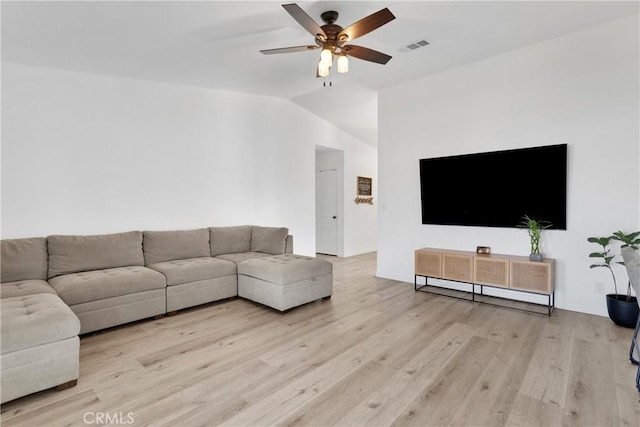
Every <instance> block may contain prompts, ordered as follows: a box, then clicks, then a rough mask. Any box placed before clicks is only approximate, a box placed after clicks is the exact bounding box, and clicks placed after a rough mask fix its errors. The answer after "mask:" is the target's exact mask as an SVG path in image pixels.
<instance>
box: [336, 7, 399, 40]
mask: <svg viewBox="0 0 640 427" xmlns="http://www.w3.org/2000/svg"><path fill="white" fill-rule="evenodd" d="M394 19H396V17H395V15H394V14H393V13H391V11H390V10H389V9H388V8H386V7H385V8H384V9H381V10H379V11H377V12H375V13H372V14H371V15H369V16H365V17H364V18H362V19H361V20H359V21H358V22H355V23H353V24H351V25H349V26H348V27H347V28H345V29H344V30H342V31H340V33H338V40H344V41H352V40H355V39H357V38H358V37H361V36H364V35H365V34H368V33H370V32H371V31H373V30H375V29H377V28H380V27H382V26H383V25H384V24H386V23H388V22H391V21H393V20H394ZM344 36H346V37H347V38H344Z"/></svg>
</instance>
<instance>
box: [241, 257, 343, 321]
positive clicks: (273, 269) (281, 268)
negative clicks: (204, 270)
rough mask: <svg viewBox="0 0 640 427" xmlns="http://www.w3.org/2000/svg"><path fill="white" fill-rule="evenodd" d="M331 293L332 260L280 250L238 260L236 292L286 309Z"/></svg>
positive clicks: (268, 304)
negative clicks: (283, 252) (281, 253)
mask: <svg viewBox="0 0 640 427" xmlns="http://www.w3.org/2000/svg"><path fill="white" fill-rule="evenodd" d="M332 293H333V264H331V263H330V262H329V261H327V260H323V259H319V258H312V257H307V256H302V255H294V254H283V255H275V256H270V257H266V258H256V259H250V260H247V261H243V262H241V263H240V264H238V296H240V297H242V298H246V299H249V300H251V301H255V302H258V303H260V304H264V305H267V306H269V307H272V308H275V309H276V310H280V311H285V310H288V309H290V308H293V307H297V306H299V305H302V304H306V303H308V302H311V301H315V300H318V299H321V298H330V297H331V294H332Z"/></svg>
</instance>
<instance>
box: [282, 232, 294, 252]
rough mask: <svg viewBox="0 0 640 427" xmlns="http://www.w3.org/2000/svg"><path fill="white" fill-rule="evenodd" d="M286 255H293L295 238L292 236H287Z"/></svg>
mask: <svg viewBox="0 0 640 427" xmlns="http://www.w3.org/2000/svg"><path fill="white" fill-rule="evenodd" d="M284 253H285V254H292V253H293V236H292V235H291V234H289V235H287V240H286V241H285V244H284Z"/></svg>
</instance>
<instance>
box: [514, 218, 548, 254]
mask: <svg viewBox="0 0 640 427" xmlns="http://www.w3.org/2000/svg"><path fill="white" fill-rule="evenodd" d="M518 226H519V227H520V228H525V229H526V230H527V232H528V233H529V240H530V243H531V252H530V253H529V260H530V261H542V260H543V259H544V255H542V253H541V252H540V238H541V237H542V230H545V229H547V228H549V227H551V223H550V222H548V221H543V220H537V219H533V218H531V217H529V216H528V215H525V216H523V217H522V221H521V222H520V224H519V225H518Z"/></svg>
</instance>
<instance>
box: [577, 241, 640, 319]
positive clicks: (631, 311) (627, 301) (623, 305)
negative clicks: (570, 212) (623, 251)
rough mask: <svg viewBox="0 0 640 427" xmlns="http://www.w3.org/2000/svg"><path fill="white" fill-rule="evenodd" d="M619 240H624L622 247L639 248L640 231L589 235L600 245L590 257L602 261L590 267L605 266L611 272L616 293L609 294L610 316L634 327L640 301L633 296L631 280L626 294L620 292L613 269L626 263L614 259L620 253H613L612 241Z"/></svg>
mask: <svg viewBox="0 0 640 427" xmlns="http://www.w3.org/2000/svg"><path fill="white" fill-rule="evenodd" d="M614 240H617V241H620V242H622V244H621V246H620V248H624V247H631V248H633V249H634V250H637V249H638V245H640V231H636V232H633V233H629V234H626V233H623V232H622V231H616V232H615V233H613V235H611V236H606V237H589V238H588V239H587V241H588V242H590V243H595V244H597V245H599V246H600V248H601V249H600V250H599V251H598V252H591V253H590V254H589V258H597V259H599V260H600V261H599V262H597V263H595V264H591V265H590V266H589V268H605V269H607V270H608V271H609V273H610V274H611V278H612V279H613V290H614V292H615V293H613V294H607V296H606V297H607V312H608V313H609V318H610V319H611V320H612V321H613V322H614V323H615V324H616V325H620V326H624V327H626V328H634V327H635V326H636V321H637V319H638V312H639V308H638V303H637V297H634V296H631V281H629V282H628V284H627V291H626V293H625V294H620V293H618V283H617V280H616V274H615V272H614V271H613V265H614V264H622V265H624V261H614V259H615V258H616V256H618V254H615V253H613V249H612V247H611V243H612V241H614Z"/></svg>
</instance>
